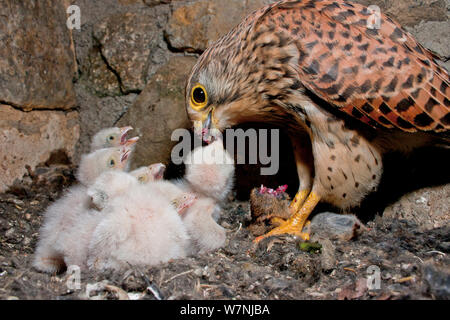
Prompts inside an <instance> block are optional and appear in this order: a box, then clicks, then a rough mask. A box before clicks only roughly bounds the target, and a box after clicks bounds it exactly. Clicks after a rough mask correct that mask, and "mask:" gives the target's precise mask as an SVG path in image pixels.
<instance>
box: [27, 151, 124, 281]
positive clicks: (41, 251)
mask: <svg viewBox="0 0 450 320" xmlns="http://www.w3.org/2000/svg"><path fill="white" fill-rule="evenodd" d="M131 147H132V146H131V145H129V146H125V147H116V148H108V149H100V150H97V151H95V152H93V153H91V154H88V155H84V156H83V157H82V160H81V162H80V166H79V168H78V172H77V176H78V179H79V182H80V184H78V185H76V186H73V187H71V188H70V189H69V190H68V191H67V193H66V194H65V195H64V196H63V197H62V198H61V199H59V200H58V201H56V202H55V203H53V204H52V205H50V206H49V207H48V209H47V211H46V212H45V215H44V223H43V225H42V227H41V230H40V239H39V242H38V244H37V248H36V252H35V256H34V262H33V266H34V267H35V268H36V269H38V270H40V271H44V272H49V273H54V272H58V271H61V269H62V268H63V267H64V265H71V264H76V265H80V267H81V266H82V265H81V264H82V261H83V256H84V255H85V252H83V250H79V248H83V246H82V245H80V244H82V243H83V241H86V240H85V239H86V237H88V235H89V232H88V228H82V229H83V230H82V231H80V232H78V233H77V232H75V234H73V232H70V231H73V225H74V224H76V223H79V222H80V221H83V223H84V224H85V225H94V226H95V223H94V221H93V220H95V219H96V218H97V216H96V215H95V213H94V214H86V213H87V212H88V210H89V208H90V205H91V199H90V198H89V196H88V195H87V186H89V185H90V184H92V183H93V182H94V181H95V179H96V178H97V177H98V176H99V175H100V174H101V173H103V172H105V171H109V170H123V168H124V167H125V166H126V164H127V162H128V159H129V154H130V152H131V151H130V150H131ZM69 252H72V254H71V256H70V257H71V258H70V259H69V261H67V258H66V257H67V255H68V253H69Z"/></svg>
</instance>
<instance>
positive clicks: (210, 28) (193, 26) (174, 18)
mask: <svg viewBox="0 0 450 320" xmlns="http://www.w3.org/2000/svg"><path fill="white" fill-rule="evenodd" d="M272 2H275V1H271V0H254V1H242V0H228V1H227V2H226V5H224V2H223V1H221V0H202V1H195V2H189V3H174V4H173V12H172V15H171V17H170V18H169V22H168V26H167V28H166V38H167V39H168V41H169V43H170V45H171V46H172V47H173V48H176V49H178V50H184V51H190V52H199V51H204V50H205V49H206V48H207V47H208V46H209V45H211V44H212V43H213V42H215V41H216V40H218V39H219V38H220V37H221V36H223V35H225V34H226V33H227V32H228V31H230V30H231V29H232V28H233V27H235V26H236V25H238V24H239V23H241V21H242V19H244V18H245V16H246V15H247V14H249V13H251V12H252V11H254V10H256V9H259V8H260V7H263V6H265V5H266V4H269V3H272Z"/></svg>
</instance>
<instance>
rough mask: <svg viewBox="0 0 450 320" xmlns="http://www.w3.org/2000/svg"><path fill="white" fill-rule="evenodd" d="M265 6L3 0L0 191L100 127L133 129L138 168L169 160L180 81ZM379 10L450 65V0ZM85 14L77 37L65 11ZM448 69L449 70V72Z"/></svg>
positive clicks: (212, 1)
mask: <svg viewBox="0 0 450 320" xmlns="http://www.w3.org/2000/svg"><path fill="white" fill-rule="evenodd" d="M270 2H272V1H271V0H227V1H222V0H190V1H189V0H186V1H182V0H172V1H171V0H95V1H93V0H73V1H69V0H60V1H50V0H30V1H16V0H0V41H1V45H0V159H1V160H2V162H1V165H0V192H1V191H4V190H5V189H6V188H7V187H8V186H10V185H11V184H12V183H13V182H14V181H16V180H17V179H19V180H20V179H21V178H22V177H23V176H24V174H26V172H27V170H26V169H25V166H27V165H28V166H30V167H31V169H33V168H34V167H35V166H36V165H38V164H40V163H44V162H45V161H46V160H47V159H48V158H49V157H50V155H51V154H52V153H54V152H56V151H63V152H64V153H66V155H67V156H68V157H69V158H70V159H71V161H73V162H74V163H75V164H76V163H77V162H78V160H79V157H80V155H81V153H83V152H85V151H86V150H87V146H88V144H89V140H90V138H91V137H92V135H93V134H94V133H95V132H96V131H98V130H99V129H100V128H103V127H107V126H112V125H116V124H118V125H132V126H134V127H135V129H136V131H135V132H136V133H138V134H139V135H141V136H142V140H141V141H140V143H139V146H138V149H137V153H138V154H137V156H136V157H135V159H137V161H138V162H137V163H136V164H135V165H137V164H144V163H149V162H154V161H166V160H167V159H168V156H169V152H170V149H171V146H172V143H171V141H170V132H171V131H172V130H173V129H175V128H177V127H183V126H189V122H188V120H187V117H186V113H185V110H184V104H183V102H184V84H185V79H186V77H187V75H188V73H189V71H190V68H191V67H192V65H193V64H194V63H195V61H196V58H197V57H198V54H200V53H201V52H202V51H203V50H204V49H205V48H206V47H207V46H208V45H210V44H211V43H212V42H213V41H215V40H217V39H218V38H219V37H220V36H221V35H222V34H225V33H226V32H228V31H229V29H231V28H232V27H233V26H234V25H236V24H238V23H239V22H240V21H241V20H242V19H243V18H244V17H245V15H246V14H247V13H249V12H251V11H253V10H254V9H256V8H258V7H260V6H263V5H265V4H267V3H270ZM357 2H361V3H364V4H377V5H379V6H380V7H381V9H382V11H383V12H386V13H388V14H389V15H391V16H392V17H394V18H396V19H398V20H399V21H400V22H401V23H402V24H404V25H405V26H406V27H407V28H408V30H409V31H411V32H412V33H413V34H414V35H416V36H417V38H418V39H419V40H420V41H421V42H422V43H423V44H424V45H425V46H427V47H428V48H430V49H432V50H433V51H434V52H436V53H437V54H438V55H440V56H441V57H442V58H444V59H448V58H450V50H449V47H450V39H449V37H448V30H450V24H449V9H450V1H449V0H421V1H418V0H401V1H399V0H359V1H357ZM70 4H76V5H78V6H79V7H80V9H81V30H76V29H74V30H72V31H71V30H69V29H68V28H67V27H66V18H67V14H66V8H67V6H68V5H70ZM447 67H448V65H447Z"/></svg>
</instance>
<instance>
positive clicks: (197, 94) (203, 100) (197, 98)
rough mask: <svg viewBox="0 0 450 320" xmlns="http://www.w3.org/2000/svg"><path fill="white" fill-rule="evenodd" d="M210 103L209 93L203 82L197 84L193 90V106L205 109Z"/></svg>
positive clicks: (196, 108) (195, 108)
mask: <svg viewBox="0 0 450 320" xmlns="http://www.w3.org/2000/svg"><path fill="white" fill-rule="evenodd" d="M207 104H208V94H207V92H206V89H205V87H204V86H202V85H201V84H197V85H196V86H194V87H193V88H192V91H191V107H192V109H194V110H200V109H203V108H204V107H205V106H206V105H207Z"/></svg>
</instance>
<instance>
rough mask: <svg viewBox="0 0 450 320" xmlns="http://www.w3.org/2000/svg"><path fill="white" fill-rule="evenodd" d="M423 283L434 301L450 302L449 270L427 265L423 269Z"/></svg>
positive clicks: (432, 264)
mask: <svg viewBox="0 0 450 320" xmlns="http://www.w3.org/2000/svg"><path fill="white" fill-rule="evenodd" d="M423 274H424V282H425V284H426V285H427V287H428V290H429V292H430V293H431V294H432V295H433V296H434V297H435V298H436V299H445V300H450V268H449V267H448V266H446V267H443V266H438V265H436V264H434V263H427V264H426V265H425V266H424V267H423Z"/></svg>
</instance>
